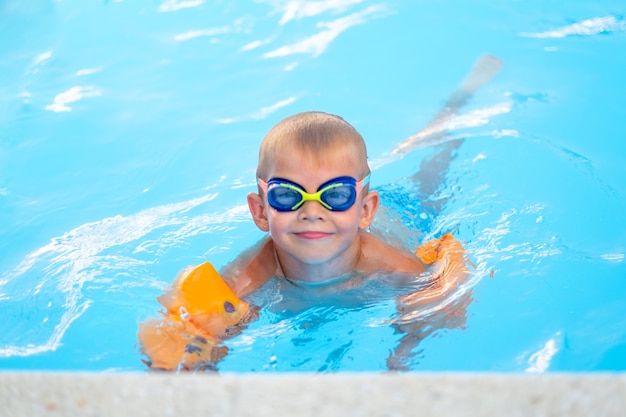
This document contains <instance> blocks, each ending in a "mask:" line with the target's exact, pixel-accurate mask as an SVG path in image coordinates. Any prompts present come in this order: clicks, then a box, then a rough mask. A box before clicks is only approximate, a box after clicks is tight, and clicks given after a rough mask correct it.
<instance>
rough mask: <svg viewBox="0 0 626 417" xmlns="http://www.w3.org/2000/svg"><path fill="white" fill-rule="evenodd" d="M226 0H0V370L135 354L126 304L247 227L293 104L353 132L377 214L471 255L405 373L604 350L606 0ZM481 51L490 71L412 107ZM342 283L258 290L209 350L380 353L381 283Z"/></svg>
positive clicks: (577, 364)
mask: <svg viewBox="0 0 626 417" xmlns="http://www.w3.org/2000/svg"><path fill="white" fill-rule="evenodd" d="M233 3H234V2H222V1H209V0H163V1H151V2H133V1H129V0H119V1H115V0H112V1H83V0H32V1H18V0H3V1H0V28H2V34H3V36H1V37H0V80H1V82H0V315H1V316H2V320H1V321H0V368H1V369H44V370H53V369H62V370H144V369H145V367H144V365H143V364H142V363H141V361H140V359H141V357H140V355H139V353H138V351H137V346H136V331H137V325H138V323H139V322H141V321H143V320H145V319H147V318H149V317H153V316H154V315H155V314H156V311H157V310H158V309H159V305H158V303H157V302H156V300H155V297H156V296H157V295H159V294H160V293H161V292H162V291H163V289H164V288H165V287H166V286H167V284H168V283H169V282H170V281H171V280H172V279H173V278H174V276H175V275H176V273H177V272H178V271H179V270H181V269H182V268H184V267H186V266H188V265H191V264H198V263H201V262H203V261H205V260H210V261H211V262H213V263H214V264H215V265H216V266H217V267H221V266H223V265H225V264H226V263H227V262H228V261H230V260H231V259H233V258H234V257H235V256H236V255H237V254H238V253H240V252H241V251H242V250H244V249H245V248H247V247H249V246H250V245H252V244H253V243H255V242H256V241H257V240H258V239H259V238H261V236H262V234H261V233H260V232H259V231H258V230H256V227H255V226H254V224H253V223H252V221H251V219H250V218H249V215H248V212H247V207H246V206H245V196H246V194H247V193H248V192H250V191H252V190H254V172H255V168H256V166H255V164H256V157H257V150H258V145H259V142H260V139H261V137H262V136H263V134H264V133H265V132H266V131H267V130H268V129H269V127H270V126H272V125H273V124H274V123H276V122H277V121H278V120H280V119H281V118H283V117H285V116H287V115H289V114H292V113H295V112H298V111H303V110H310V109H320V110H325V111H329V112H332V113H337V114H340V115H342V116H343V117H344V118H346V119H347V120H348V121H349V122H351V123H352V124H354V125H355V126H356V127H357V129H358V130H359V131H360V132H361V133H362V134H363V136H364V137H365V139H366V141H367V143H368V148H369V156H370V160H371V163H372V165H373V167H374V168H375V169H374V171H373V175H372V185H373V186H374V188H376V189H378V190H379V191H380V193H381V195H382V198H383V203H384V204H385V206H386V207H387V210H386V211H385V212H383V213H381V217H380V219H378V220H377V230H379V231H380V230H382V231H384V233H386V234H389V235H393V234H398V235H399V236H400V239H401V240H403V241H405V242H406V243H407V245H408V246H415V245H416V244H417V243H419V242H422V241H424V240H425V239H428V238H430V237H433V236H439V235H441V233H444V232H448V231H450V232H452V233H453V234H454V235H455V236H456V237H457V238H458V239H459V240H461V241H463V242H465V245H466V247H467V249H468V252H469V254H470V257H471V259H472V260H473V262H474V263H475V264H476V270H475V272H474V274H473V275H472V278H471V280H470V283H469V284H468V288H466V289H465V290H466V295H469V296H471V299H469V300H468V299H466V301H467V302H469V305H468V306H467V314H466V315H465V316H464V317H463V318H462V320H459V321H454V320H450V319H449V318H446V319H445V320H443V319H442V318H441V317H442V313H441V312H442V311H444V308H443V307H445V306H443V307H442V306H440V307H442V308H441V309H439V310H437V309H435V310H437V311H435V313H434V316H428V312H424V317H426V318H427V319H429V320H431V321H430V322H429V321H428V320H426V322H428V323H430V324H428V326H431V327H430V330H432V331H430V332H425V333H424V334H423V337H422V338H421V339H422V340H419V343H415V344H414V345H413V346H410V348H408V349H406V352H404V356H403V359H402V361H403V364H404V365H406V368H407V369H411V370H413V371H422V370H477V371H506V372H534V373H540V372H555V371H601V370H624V369H626V319H625V318H624V317H626V301H625V296H626V265H625V262H624V254H625V253H626V220H625V218H626V216H624V213H626V164H624V156H626V134H625V133H624V120H625V119H626V104H625V102H624V99H623V97H624V94H625V93H626V86H625V84H624V81H623V78H624V76H623V73H624V71H625V69H626V19H625V18H624V16H625V14H626V11H625V10H624V9H625V6H624V4H623V2H618V1H614V0H602V1H598V2H593V3H590V2H582V1H570V2H561V3H560V4H555V3H550V4H547V3H545V2H542V1H537V0H535V1H525V2H519V1H512V0H509V1H504V2H490V1H474V2H453V1H446V0H444V1H440V2H425V1H422V2H414V1H399V0H398V1H384V2H382V1H381V2H378V1H364V0H335V1H324V0H320V1H310V2H306V1H290V0H285V1H280V0H274V1H271V0H267V1H265V0H257V1H246V2H236V4H233ZM484 54H490V55H492V56H495V57H497V59H499V60H500V61H501V62H502V68H501V69H500V70H499V71H496V73H494V74H493V78H491V79H490V80H489V82H487V83H485V84H484V85H482V86H481V88H479V89H478V90H477V91H476V92H475V93H474V94H473V95H472V96H471V97H470V99H469V100H468V101H467V103H465V104H464V105H463V106H459V107H458V109H453V110H455V112H453V113H452V114H450V115H449V116H450V117H448V118H446V119H445V120H442V119H440V120H439V122H440V123H435V124H432V123H430V122H431V121H432V120H433V118H434V117H435V115H436V114H438V112H439V110H440V109H441V108H442V106H444V105H445V104H446V100H448V98H449V97H450V95H451V94H453V93H454V92H455V91H456V90H457V89H458V88H459V86H460V85H461V84H462V83H463V80H464V79H465V77H466V76H467V75H468V74H470V73H471V71H472V68H473V66H474V65H475V63H477V62H480V60H481V57H484ZM494 59H495V58H494ZM426 127H429V128H430V129H431V130H430V131H427V132H426V133H424V131H423V130H422V129H424V128H426ZM418 132H422V133H419V135H421V136H420V137H423V139H422V140H421V141H418V142H416V143H414V144H413V145H415V146H407V147H403V146H402V144H407V143H412V139H411V138H415V135H416V134H418ZM398 149H402V151H398ZM449 149H452V151H451V152H449V153H447V150H449ZM437 155H444V156H447V157H446V158H444V159H445V163H444V164H441V165H438V164H437V163H436V161H438V159H437V158H436V156H437ZM430 170H432V172H436V173H437V175H436V176H432V175H431V176H428V178H427V175H426V174H425V173H428V172H431V171H430ZM394 219H395V220H396V221H398V222H401V223H402V224H403V227H399V226H398V223H397V222H394V221H393V220H394ZM405 228H406V229H407V231H405V230H404V229H405ZM272 291H273V289H272V288H267V289H266V293H264V294H261V295H260V296H262V297H266V300H267V297H270V298H271V296H272V294H274V293H272ZM306 295H307V294H299V295H298V296H301V297H303V298H304V299H306V297H305V296H306ZM294 297H295V296H294ZM358 300H359V299H358V297H357V301H358ZM349 301H350V300H349V299H346V298H344V299H342V300H333V299H332V298H327V299H324V300H323V301H322V302H320V303H310V305H307V304H306V302H304V301H303V302H302V303H301V304H300V310H299V311H298V312H297V313H294V314H292V315H290V316H285V315H281V314H280V313H277V311H278V310H279V307H278V306H280V303H278V302H277V303H276V304H274V309H272V308H267V309H264V310H261V316H260V318H259V320H258V321H257V322H255V323H253V324H251V326H250V328H249V329H247V331H245V332H244V333H242V334H241V335H240V336H238V337H236V338H234V339H232V340H230V341H228V342H227V345H228V347H229V349H230V354H229V355H228V356H227V357H226V359H224V361H222V362H221V363H220V364H219V366H218V368H219V369H220V370H222V371H236V372H240V371H252V370H253V371H268V372H270V371H337V370H339V371H341V370H384V369H387V367H388V364H389V362H388V359H389V357H390V355H391V356H393V354H394V352H396V353H398V351H399V350H400V349H399V348H398V347H399V346H400V345H401V343H402V337H403V335H402V334H401V333H399V332H397V331H395V329H394V327H393V326H390V325H389V320H391V319H393V317H394V314H395V307H394V302H393V300H392V299H389V298H384V297H379V298H376V297H374V298H368V299H364V300H362V303H360V304H359V303H358V302H356V303H350V302H349ZM453 301H458V299H457V300H453ZM433 317H434V318H433ZM438 320H439V321H438Z"/></svg>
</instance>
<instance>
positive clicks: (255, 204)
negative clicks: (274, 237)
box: [248, 193, 270, 232]
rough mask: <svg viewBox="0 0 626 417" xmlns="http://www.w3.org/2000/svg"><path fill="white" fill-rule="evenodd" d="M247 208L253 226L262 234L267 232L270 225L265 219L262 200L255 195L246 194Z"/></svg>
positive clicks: (265, 214)
mask: <svg viewBox="0 0 626 417" xmlns="http://www.w3.org/2000/svg"><path fill="white" fill-rule="evenodd" d="M248 208H249V209H250V214H252V220H254V224H256V226H257V227H258V228H259V229H261V230H262V231H264V232H269V230H270V223H269V221H268V219H267V212H266V211H265V204H264V203H263V198H262V197H261V196H260V195H258V194H255V193H249V194H248Z"/></svg>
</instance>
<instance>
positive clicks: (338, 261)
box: [274, 244, 361, 284]
mask: <svg viewBox="0 0 626 417" xmlns="http://www.w3.org/2000/svg"><path fill="white" fill-rule="evenodd" d="M274 254H275V256H276V262H277V264H278V269H277V271H278V276H282V277H285V278H287V279H289V280H290V281H293V282H296V283H306V284H326V283H332V282H335V281H337V280H338V279H340V278H341V277H343V276H346V275H347V274H349V273H351V272H354V271H355V270H356V269H357V265H358V263H359V258H360V256H361V248H360V244H357V245H351V246H350V247H349V248H347V249H346V250H345V251H344V252H342V253H341V254H339V255H338V256H336V257H335V258H333V259H330V260H327V261H324V262H320V263H306V262H302V261H301V260H299V259H295V258H293V257H291V256H289V255H288V254H285V253H281V251H280V250H278V249H277V248H275V249H274Z"/></svg>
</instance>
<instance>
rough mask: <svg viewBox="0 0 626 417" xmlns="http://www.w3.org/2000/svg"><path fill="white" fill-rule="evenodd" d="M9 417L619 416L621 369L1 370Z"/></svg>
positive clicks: (623, 386) (0, 393) (623, 397)
mask: <svg viewBox="0 0 626 417" xmlns="http://www.w3.org/2000/svg"><path fill="white" fill-rule="evenodd" d="M0 403H1V404H2V408H3V412H2V415H7V416H26V415H28V416H40V415H41V416H43V415H46V416H68V415H81V416H82V415H84V416H126V415H148V414H151V415H171V416H185V417H193V416H207V415H209V416H210V415H220V416H255V417H264V416H268V417H269V416H272V417H281V416H289V417H291V416H315V417H321V416H334V415H337V416H339V415H341V416H404V415H407V416H408V415H418V414H419V415H420V416H461V417H464V416H502V415H506V416H507V417H515V416H530V415H536V416H550V417H551V416H569V417H577V416H581V417H582V416H584V417H588V416H591V415H593V416H623V415H624V412H625V411H624V410H626V373H597V374H596V373H593V374H583V373H572V374H546V375H527V374H490V373H406V374H379V373H340V374H297V373H294V374H224V375H204V374H203V375H190V374H182V375H176V374H166V373H147V372H146V373H139V372H138V373H88V372H15V371H10V372H9V371H3V372H2V373H0Z"/></svg>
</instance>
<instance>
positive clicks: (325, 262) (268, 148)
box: [222, 111, 425, 296]
mask: <svg viewBox="0 0 626 417" xmlns="http://www.w3.org/2000/svg"><path fill="white" fill-rule="evenodd" d="M369 178H370V169H369V167H368V164H367V154H366V147H365V143H364V141H363V138H362V137H361V135H360V134H359V133H358V132H357V131H356V129H355V128H354V127H352V126H351V125H350V124H348V123H347V122H346V121H345V120H343V119H342V118H341V117H339V116H335V115H331V114H328V113H323V112H317V111H311V112H304V113H298V114H295V115H293V116H290V117H287V118H286V119H283V120H282V121H280V122H279V123H278V124H277V125H275V126H274V127H273V128H272V129H271V130H270V131H269V132H268V133H267V135H266V136H265V138H264V139H263V142H262V143H261V148H260V152H259V164H258V168H257V183H258V193H250V194H248V207H249V209H250V213H251V214H252V218H253V220H254V223H255V224H256V225H257V227H258V228H259V229H261V230H262V231H264V232H269V236H268V237H267V239H265V240H264V241H263V242H261V244H260V247H257V248H255V249H252V253H250V254H244V255H242V257H240V259H237V260H235V261H234V262H233V263H231V264H230V265H228V266H226V267H225V268H224V269H223V270H222V276H223V277H224V279H225V280H226V281H227V282H228V284H229V285H230V286H231V288H232V289H233V291H234V292H235V293H236V294H237V295H239V296H244V295H246V294H248V293H250V292H251V291H253V290H255V289H256V288H259V287H260V286H261V285H263V284H264V283H265V282H266V281H267V280H269V279H270V278H271V277H273V276H278V277H285V278H287V279H289V280H291V281H293V282H296V283H306V284H330V283H332V282H335V281H336V280H337V279H339V278H341V277H346V276H348V275H349V274H350V273H352V272H360V273H365V274H370V273H374V272H396V271H397V272H406V273H412V274H416V275H417V274H420V273H422V272H423V271H424V270H425V266H424V263H423V262H422V261H421V260H420V259H419V258H418V257H417V256H415V255H414V254H411V253H408V252H406V253H405V252H400V251H398V250H396V249H394V248H392V247H391V246H389V245H387V244H385V243H383V242H382V241H381V240H379V239H377V238H376V237H374V236H373V235H371V234H369V233H368V232H367V231H366V230H367V229H368V227H369V226H370V224H371V223H372V221H373V219H374V215H375V214H376V210H377V209H378V205H379V201H380V198H379V195H378V193H377V192H376V191H370V190H369ZM255 252H256V253H255Z"/></svg>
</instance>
